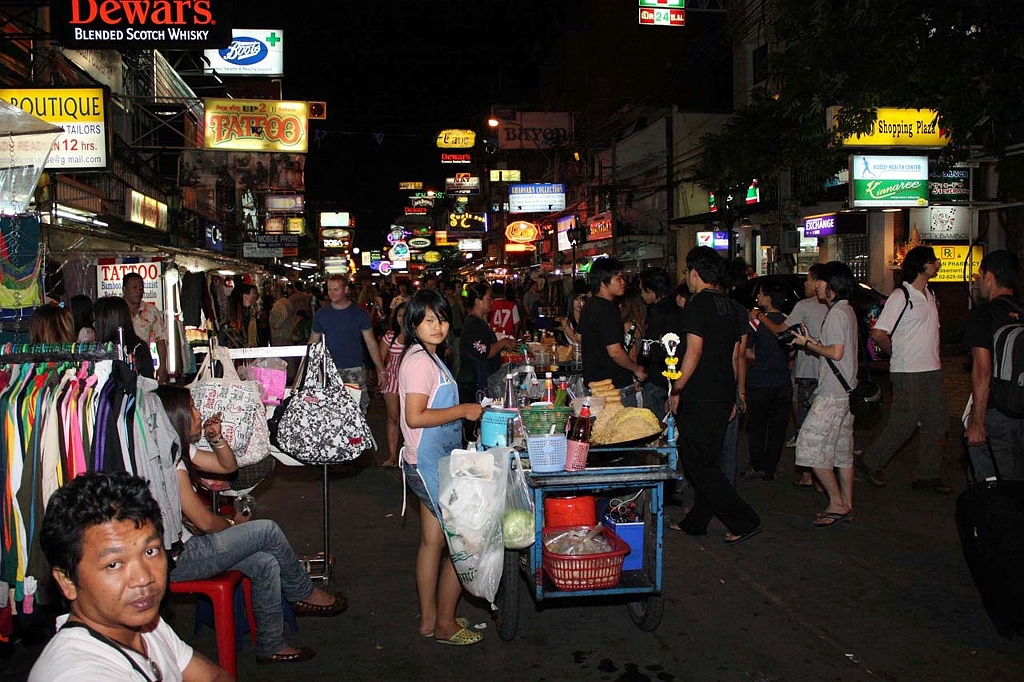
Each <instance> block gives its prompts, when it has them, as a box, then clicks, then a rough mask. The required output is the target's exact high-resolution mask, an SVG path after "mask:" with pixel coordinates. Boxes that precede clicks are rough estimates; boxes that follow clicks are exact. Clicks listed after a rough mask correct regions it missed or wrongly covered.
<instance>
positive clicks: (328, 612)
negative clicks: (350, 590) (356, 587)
mask: <svg viewBox="0 0 1024 682" xmlns="http://www.w3.org/2000/svg"><path fill="white" fill-rule="evenodd" d="M292 610H293V611H294V612H295V615H296V616H319V617H321V618H331V617H333V616H338V615H341V614H342V613H345V611H347V610H348V598H347V597H345V595H344V594H343V593H342V592H335V593H334V601H333V602H331V603H330V604H310V603H309V602H308V601H297V602H295V603H294V604H292Z"/></svg>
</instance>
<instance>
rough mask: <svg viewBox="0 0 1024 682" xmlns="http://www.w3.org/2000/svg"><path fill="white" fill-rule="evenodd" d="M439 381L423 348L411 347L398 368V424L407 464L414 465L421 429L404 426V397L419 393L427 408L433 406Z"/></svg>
mask: <svg viewBox="0 0 1024 682" xmlns="http://www.w3.org/2000/svg"><path fill="white" fill-rule="evenodd" d="M439 379H440V378H439V376H438V373H437V365H436V364H434V361H433V360H432V359H431V357H430V355H429V354H428V353H427V351H425V350H424V349H423V348H421V347H419V346H413V347H411V348H410V349H409V352H408V353H406V354H405V357H404V358H402V365H401V367H399V368H398V401H399V413H398V414H399V417H398V423H399V426H400V427H401V429H402V437H403V438H404V439H405V447H404V448H402V459H404V460H405V461H406V462H408V463H409V464H416V446H418V445H419V443H420V438H421V437H422V435H423V429H422V428H420V429H414V428H411V427H410V426H409V425H408V424H406V422H405V397H406V395H407V394H409V393H419V394H421V395H425V396H427V407H428V408H429V407H431V406H433V404H434V396H435V395H436V394H437V387H438V385H439Z"/></svg>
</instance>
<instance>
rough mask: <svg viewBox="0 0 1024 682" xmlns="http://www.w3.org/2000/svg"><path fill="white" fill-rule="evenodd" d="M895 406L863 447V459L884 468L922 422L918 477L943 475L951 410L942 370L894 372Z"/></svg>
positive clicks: (870, 464)
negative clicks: (872, 440)
mask: <svg viewBox="0 0 1024 682" xmlns="http://www.w3.org/2000/svg"><path fill="white" fill-rule="evenodd" d="M890 378H891V379H892V409H891V410H890V411H889V421H887V422H886V423H885V428H884V429H882V432H881V433H880V434H878V437H877V438H876V439H875V442H874V443H872V444H871V445H870V446H868V447H867V448H865V449H864V463H865V464H867V465H868V466H869V467H870V468H872V469H884V468H885V467H886V466H887V465H888V464H889V462H891V461H892V459H893V458H894V457H895V456H896V453H897V452H899V451H900V448H902V447H903V444H904V443H906V442H907V440H908V439H909V438H910V437H911V436H912V435H914V431H916V430H917V425H918V423H919V422H920V424H921V434H920V436H919V437H918V441H917V467H916V468H915V469H914V473H913V478H914V480H915V481H918V480H928V479H936V478H942V455H943V452H944V451H945V449H946V427H947V426H949V414H948V412H947V408H946V394H945V391H944V389H943V385H942V370H939V369H937V370H934V371H931V372H893V373H892V374H890Z"/></svg>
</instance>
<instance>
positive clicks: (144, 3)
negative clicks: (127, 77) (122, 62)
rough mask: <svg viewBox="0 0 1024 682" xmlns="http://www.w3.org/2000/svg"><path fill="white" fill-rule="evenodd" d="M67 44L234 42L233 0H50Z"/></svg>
mask: <svg viewBox="0 0 1024 682" xmlns="http://www.w3.org/2000/svg"><path fill="white" fill-rule="evenodd" d="M50 17H51V21H50V24H51V27H50V30H51V33H52V34H53V36H54V38H55V39H56V40H57V41H58V42H59V43H60V44H61V45H63V46H64V47H74V48H81V49H95V48H102V47H109V48H118V49H132V50H142V49H159V48H165V49H169V48H185V47H188V48H219V47H227V46H228V45H229V44H230V43H231V0H50Z"/></svg>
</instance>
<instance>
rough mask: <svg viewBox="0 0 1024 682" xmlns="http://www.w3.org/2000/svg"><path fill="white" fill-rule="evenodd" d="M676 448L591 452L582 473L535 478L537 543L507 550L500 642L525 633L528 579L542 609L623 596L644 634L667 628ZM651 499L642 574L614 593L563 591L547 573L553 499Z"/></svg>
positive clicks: (627, 578)
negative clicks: (551, 603)
mask: <svg viewBox="0 0 1024 682" xmlns="http://www.w3.org/2000/svg"><path fill="white" fill-rule="evenodd" d="M677 471H678V455H677V451H676V447H675V446H674V445H667V446H666V445H662V446H657V445H655V446H643V447H622V446H616V447H596V446H594V447H591V448H590V454H589V456H588V462H587V468H586V469H585V470H583V471H578V472H557V473H533V472H530V471H527V472H526V473H527V484H528V485H529V486H530V488H531V490H532V493H533V502H534V508H535V533H536V541H535V542H534V543H533V545H532V546H530V547H529V548H527V549H524V550H505V564H504V570H503V573H502V578H501V585H500V588H499V590H498V595H497V597H496V598H495V605H496V606H497V609H498V613H497V629H498V636H499V637H501V639H503V640H506V641H507V640H510V639H512V638H514V637H515V635H516V632H517V631H518V629H519V590H520V587H521V585H522V584H523V579H524V578H525V582H526V584H527V585H528V586H529V587H530V588H531V590H532V592H533V598H534V600H535V602H536V606H537V608H538V609H539V608H540V607H541V605H542V602H543V601H544V600H546V599H566V598H586V597H608V596H622V597H623V598H624V599H625V600H626V602H627V604H626V605H627V608H628V611H629V615H630V617H631V618H632V619H633V622H634V623H635V624H636V626H637V627H638V628H640V629H641V630H644V631H651V630H654V629H655V628H657V627H658V625H659V624H660V623H661V616H662V612H663V610H664V598H663V597H662V593H661V585H662V541H663V532H664V501H665V484H666V482H667V481H672V480H675V479H677V478H679V474H678V473H677ZM627 489H628V490H631V491H635V490H641V491H644V492H645V493H646V498H647V499H646V501H645V502H646V504H645V505H644V507H645V508H644V509H643V510H642V511H643V513H642V519H643V522H644V532H643V548H644V552H643V564H642V566H641V568H640V569H639V570H627V571H623V572H622V576H621V579H620V580H619V582H618V584H617V585H615V586H614V587H607V588H601V589H593V590H588V589H582V590H560V589H558V588H557V587H556V586H555V585H554V583H553V582H552V581H551V580H550V578H549V577H548V576H546V575H545V573H544V568H543V549H544V544H543V542H544V538H543V532H544V528H545V520H544V499H545V498H546V497H548V496H558V495H576V494H592V493H607V492H609V491H616V490H627Z"/></svg>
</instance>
